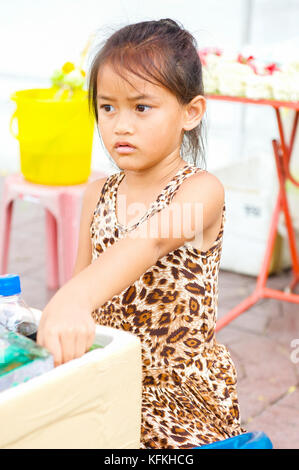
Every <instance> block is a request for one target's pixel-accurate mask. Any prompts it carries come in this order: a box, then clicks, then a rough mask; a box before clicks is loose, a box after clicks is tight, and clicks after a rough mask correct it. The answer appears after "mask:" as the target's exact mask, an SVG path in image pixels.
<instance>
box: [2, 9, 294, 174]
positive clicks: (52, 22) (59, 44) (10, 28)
mask: <svg viewBox="0 0 299 470" xmlns="http://www.w3.org/2000/svg"><path fill="white" fill-rule="evenodd" d="M163 17H170V18H173V19H175V20H178V21H180V22H181V23H182V24H183V25H184V26H185V27H186V28H187V29H189V30H190V31H191V32H192V33H193V34H194V36H195V37H196V39H197V41H198V44H199V46H200V47H204V46H208V45H215V46H216V45H217V46H220V47H222V48H224V49H233V50H236V51H240V50H241V49H242V48H244V46H247V47H248V46H252V50H254V51H256V52H257V55H265V56H266V58H267V57H269V58H270V59H272V58H273V59H274V58H276V56H277V55H279V54H280V55H281V54H283V53H284V52H285V50H284V49H283V47H282V46H283V44H284V42H285V41H288V44H290V45H292V47H295V46H297V48H298V43H299V41H298V33H297V24H298V17H299V1H291V0H255V1H254V0H226V1H223V0H209V1H208V0H204V1H203V0H151V1H150V2H144V1H141V0H127V1H125V0H110V1H109V2H107V1H103V0H0V44H1V52H0V142H1V147H0V171H2V172H8V171H16V170H18V169H19V147H18V142H17V141H16V140H15V139H14V138H13V137H12V136H11V134H10V132H9V120H10V116H11V115H12V113H13V111H14V109H15V104H14V103H13V102H11V101H10V99H9V96H10V94H11V93H13V92H14V91H16V90H21V89H24V88H38V87H48V86H49V85H50V81H49V77H50V76H51V74H52V72H53V70H54V69H55V68H59V67H60V66H61V65H62V64H63V63H64V62H66V61H68V60H70V61H77V60H78V59H79V56H80V52H81V51H82V49H83V48H84V46H85V44H86V42H87V40H88V38H89V36H90V35H91V34H92V33H94V32H97V38H98V39H100V38H102V37H103V36H104V35H105V34H108V33H109V32H112V31H114V30H115V29H116V28H118V27H120V26H123V25H125V24H128V23H132V22H137V21H142V20H148V19H160V18H163ZM286 24H288V26H287V27H286ZM249 49H250V48H249ZM245 50H246V49H245ZM250 50H251V49H250ZM287 51H288V52H289V53H290V51H291V47H288V48H287ZM275 54H276V56H275ZM250 108H251V109H249V107H246V109H245V107H244V106H242V105H237V104H229V103H218V102H211V103H210V104H209V106H208V111H207V120H208V121H207V122H208V152H207V163H208V169H209V170H211V169H213V168H214V167H218V166H222V165H223V164H225V163H227V162H230V161H233V160H239V159H241V158H246V157H247V156H252V155H253V154H255V155H256V154H257V153H259V152H261V151H266V152H271V151H272V150H271V148H270V140H271V138H272V137H273V134H275V135H276V127H274V126H275V121H274V115H273V112H271V111H272V110H271V109H260V107H259V109H256V107H254V106H252V107H250ZM257 124H258V125H257ZM245 130H246V132H245ZM92 165H93V168H103V169H105V170H107V171H109V170H110V165H109V162H108V161H107V159H106V158H105V156H104V152H103V149H102V148H101V145H100V142H99V139H98V136H97V134H95V138H94V148H93V164H92Z"/></svg>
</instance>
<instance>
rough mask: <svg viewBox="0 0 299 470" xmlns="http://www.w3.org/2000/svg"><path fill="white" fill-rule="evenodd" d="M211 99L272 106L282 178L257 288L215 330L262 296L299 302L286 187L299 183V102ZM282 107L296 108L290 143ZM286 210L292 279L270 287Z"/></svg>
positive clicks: (297, 268)
mask: <svg viewBox="0 0 299 470" xmlns="http://www.w3.org/2000/svg"><path fill="white" fill-rule="evenodd" d="M207 98H208V99H211V100H220V101H234V102H237V103H245V104H255V105H264V106H271V107H272V108H273V110H274V112H275V115H276V121H277V125H278V132H279V139H273V140H272V146H273V153H274V157H275V162H276V169H277V176H278V180H279V193H278V196H277V201H276V205H275V208H274V211H273V215H272V219H271V226H270V231H269V237H268V241H267V247H266V251H265V255H264V259H263V262H262V266H261V270H260V273H259V275H258V278H257V283H256V287H255V289H254V291H253V293H252V294H251V295H250V296H249V297H247V298H246V299H244V300H243V301H242V302H241V303H240V304H238V305H237V306H236V307H234V308H233V309H232V310H230V311H229V312H228V313H227V314H226V315H225V316H224V317H222V318H220V319H219V320H218V321H217V324H216V331H219V330H220V329H221V328H223V327H224V326H226V325H227V324H228V323H230V322H231V321H232V320H234V319H235V318H236V317H238V316H239V315H240V314H241V313H243V312H245V311H246V310H248V309H249V308H250V307H252V306H253V305H254V304H255V303H256V302H258V301H259V300H260V299H262V298H272V299H277V300H285V301H287V302H293V303H298V304H299V294H295V293H293V290H294V288H295V286H296V284H297V283H298V281H299V260H298V252H297V248H296V237H295V231H294V227H293V224H292V219H291V216H290V211H289V206H288V201H287V195H286V188H285V184H286V181H287V180H290V181H291V182H292V183H293V184H294V185H296V186H299V181H296V180H295V179H294V178H293V176H292V175H291V173H290V161H291V155H292V150H293V145H294V141H295V136H296V130H297V124H298V115H299V101H297V102H292V101H276V100H253V99H250V98H241V97H233V96H223V95H207ZM281 108H291V109H294V110H295V115H294V121H293V125H292V132H291V137H290V141H289V143H288V144H287V142H286V138H285V131H284V128H283V124H282V120H281ZM281 211H282V212H283V213H284V216H285V221H286V226H287V232H288V241H289V247H290V252H291V261H292V273H293V279H292V281H291V283H290V284H289V285H288V286H287V287H285V289H284V290H283V291H281V290H277V289H270V288H268V287H267V286H266V283H267V278H268V273H269V265H270V262H271V258H272V253H273V250H274V243H275V238H276V232H277V225H278V220H279V214H280V212H281Z"/></svg>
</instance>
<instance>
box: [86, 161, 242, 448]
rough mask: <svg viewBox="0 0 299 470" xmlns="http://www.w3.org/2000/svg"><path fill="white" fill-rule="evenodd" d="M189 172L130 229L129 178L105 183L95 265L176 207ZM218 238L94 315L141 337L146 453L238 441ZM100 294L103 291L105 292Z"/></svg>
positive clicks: (94, 229)
mask: <svg viewBox="0 0 299 470" xmlns="http://www.w3.org/2000/svg"><path fill="white" fill-rule="evenodd" d="M199 171H205V170H202V169H200V168H198V167H195V166H193V165H189V164H187V165H185V166H184V167H183V168H181V169H180V170H179V171H178V172H177V174H176V175H175V176H174V177H173V178H172V179H171V180H170V182H169V183H168V184H167V186H166V187H165V188H164V190H163V191H162V192H161V193H160V195H159V196H158V197H157V199H156V201H154V202H153V203H152V205H151V206H150V208H149V210H148V211H147V212H146V213H145V214H144V216H143V217H142V218H141V219H140V220H139V221H138V222H137V223H136V224H134V225H132V226H126V227H125V226H123V225H121V224H120V223H118V221H117V217H116V210H115V207H116V200H117V189H118V185H119V184H120V181H121V180H122V178H123V177H124V172H123V171H121V172H119V173H115V174H113V175H111V176H109V177H108V178H107V179H106V182H105V184H104V186H103V188H102V192H101V195H100V199H99V201H98V203H97V205H96V208H95V210H94V214H93V219H92V222H91V225H90V235H91V241H92V260H95V259H97V258H98V257H99V256H101V253H103V252H104V251H105V250H106V249H107V248H108V247H109V246H111V245H112V244H113V243H116V242H117V240H118V239H121V238H123V237H125V236H126V233H127V231H128V230H133V229H134V228H135V227H137V225H138V224H141V223H142V222H143V221H144V220H146V219H148V218H149V217H150V216H151V215H153V214H154V213H155V212H157V211H160V210H162V209H163V208H164V207H166V205H167V204H169V203H170V201H171V199H172V198H173V196H174V194H175V193H176V191H177V190H178V188H179V187H180V184H181V183H182V182H183V181H184V180H185V179H186V178H188V177H190V176H191V175H193V174H194V173H196V172H199ZM224 222H225V204H224V207H223V215H222V224H221V229H220V232H219V234H218V236H217V238H216V240H215V241H214V243H213V244H212V246H211V247H210V249H209V250H207V251H205V252H203V251H199V250H198V249H196V248H194V247H193V246H192V245H191V244H190V243H185V244H184V245H182V246H180V247H179V248H177V249H176V250H174V251H171V252H170V253H168V254H167V255H165V256H163V257H161V258H160V259H159V260H158V261H157V262H156V264H155V265H153V266H152V267H151V268H150V269H148V270H147V271H146V272H145V273H144V274H142V276H140V278H139V279H137V280H136V281H135V282H134V284H132V285H130V286H128V287H127V288H126V289H124V290H123V291H122V292H121V293H120V294H119V295H115V296H114V297H113V298H111V299H110V300H108V301H107V302H105V304H103V305H102V306H101V308H99V309H97V310H95V311H93V312H92V317H93V319H94V321H95V322H96V323H98V324H100V325H106V326H110V327H113V328H121V329H123V330H125V331H129V332H131V333H133V334H135V335H138V336H139V338H140V341H141V348H142V364H143V365H142V374H143V394H142V423H141V448H159V449H163V448H165V449H170V448H192V447H196V446H200V445H204V444H208V443H211V442H215V441H217V440H221V439H225V438H228V437H232V436H235V435H238V434H240V433H242V432H245V430H242V428H241V427H240V415H239V404H238V399H237V393H236V379H237V376H236V369H235V366H234V364H233V362H232V360H231V357H230V354H229V352H228V350H227V349H226V347H225V346H224V345H222V344H218V343H217V342H216V339H215V323H216V317H217V296H218V271H219V262H220V255H221V249H222V236H223V225H224ZM99 288H101V286H99Z"/></svg>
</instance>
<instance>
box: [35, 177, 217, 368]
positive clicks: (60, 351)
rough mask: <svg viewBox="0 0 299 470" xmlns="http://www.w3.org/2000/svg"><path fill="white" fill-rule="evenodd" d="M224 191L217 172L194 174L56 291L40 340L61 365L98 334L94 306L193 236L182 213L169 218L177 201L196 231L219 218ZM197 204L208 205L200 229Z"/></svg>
mask: <svg viewBox="0 0 299 470" xmlns="http://www.w3.org/2000/svg"><path fill="white" fill-rule="evenodd" d="M185 183H186V184H185ZM223 195H224V192H223V187H222V185H221V183H220V182H219V181H218V179H217V178H216V177H214V176H213V175H211V174H209V173H205V174H203V173H201V174H196V175H193V176H192V177H190V178H188V180H187V181H185V182H184V183H183V184H182V185H181V187H180V189H179V191H178V192H177V194H176V196H175V197H174V198H173V201H172V203H171V204H170V205H169V206H168V208H167V209H166V210H165V209H164V210H162V211H160V212H158V213H156V214H154V215H153V216H152V217H151V218H150V219H148V221H146V222H144V223H143V224H141V225H140V227H138V228H137V229H136V230H134V231H133V232H130V233H129V234H128V235H127V236H126V238H123V239H120V240H118V241H117V242H116V243H114V244H113V245H112V246H110V247H109V248H108V249H107V250H106V251H104V252H103V253H102V254H101V255H100V256H99V258H98V259H96V260H95V261H94V262H93V263H92V264H91V265H89V266H87V267H86V268H84V269H83V270H82V271H81V272H79V273H78V274H77V275H75V276H74V277H73V278H72V279H71V280H70V281H68V282H67V283H66V284H65V285H64V286H63V287H62V288H61V289H60V290H59V291H58V292H57V293H56V294H55V295H54V297H53V298H52V299H51V301H50V302H49V303H48V305H47V306H46V308H45V310H44V312H43V315H42V318H41V322H40V325H39V330H38V336H37V341H38V343H39V344H41V345H43V346H45V347H46V348H47V349H49V351H50V352H52V354H53V355H54V360H55V364H56V365H58V364H61V363H63V362H66V361H68V360H70V359H73V358H75V357H80V356H81V355H82V354H84V352H85V351H87V350H88V349H89V348H90V346H91V345H92V342H93V340H94V335H95V323H94V321H93V319H92V317H91V312H92V311H93V310H95V309H96V308H100V307H101V306H102V305H103V304H104V303H105V302H106V301H108V300H110V299H112V298H113V296H115V295H118V294H120V293H121V292H122V291H123V290H124V289H126V288H127V287H129V286H130V285H132V284H133V283H134V281H136V280H137V279H138V278H139V277H140V276H141V275H142V274H143V273H144V272H146V271H147V269H148V268H150V267H151V266H153V265H154V264H155V263H156V262H157V260H158V259H159V258H160V257H161V256H164V255H165V254H167V253H169V252H170V251H172V250H174V249H176V248H178V247H179V246H181V245H182V244H184V243H185V241H186V240H190V239H193V238H194V233H193V235H192V234H190V231H189V233H185V232H186V231H184V227H183V224H184V220H183V218H178V219H176V218H172V217H169V214H170V213H171V210H172V208H174V209H175V204H177V207H181V208H183V207H184V206H185V208H186V210H187V212H188V211H190V209H191V228H193V230H194V231H195V235H196V231H197V230H202V231H204V230H205V229H206V228H208V227H209V226H210V225H211V224H212V223H214V222H215V220H216V219H218V218H219V214H220V211H221V210H222V206H223ZM198 203H199V204H200V207H203V208H204V210H203V220H202V221H200V224H199V227H200V228H198V224H197V222H196V216H197V214H196V212H197V211H198ZM174 213H175V210H174ZM165 227H166V231H165ZM129 294H130V293H128V295H129Z"/></svg>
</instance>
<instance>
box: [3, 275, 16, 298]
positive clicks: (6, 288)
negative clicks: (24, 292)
mask: <svg viewBox="0 0 299 470" xmlns="http://www.w3.org/2000/svg"><path fill="white" fill-rule="evenodd" d="M20 292H21V283H20V276H18V275H17V274H5V275H4V276H0V295H3V296H8V295H17V294H20Z"/></svg>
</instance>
